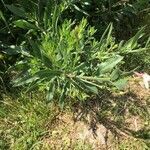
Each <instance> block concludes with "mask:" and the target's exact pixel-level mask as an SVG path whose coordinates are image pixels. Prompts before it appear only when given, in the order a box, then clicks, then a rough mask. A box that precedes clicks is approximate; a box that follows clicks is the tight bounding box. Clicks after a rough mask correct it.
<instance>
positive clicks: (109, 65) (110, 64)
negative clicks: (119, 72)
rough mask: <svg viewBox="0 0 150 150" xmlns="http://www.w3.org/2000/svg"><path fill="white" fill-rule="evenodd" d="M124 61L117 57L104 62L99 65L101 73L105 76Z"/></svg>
mask: <svg viewBox="0 0 150 150" xmlns="http://www.w3.org/2000/svg"><path fill="white" fill-rule="evenodd" d="M122 59H123V57H122V56H120V55H116V56H114V57H113V58H110V59H108V60H106V61H105V62H102V63H101V64H100V65H99V73H100V74H104V73H107V72H110V71H111V70H112V69H113V68H114V67H115V66H116V65H117V64H118V63H119V62H121V60H122Z"/></svg>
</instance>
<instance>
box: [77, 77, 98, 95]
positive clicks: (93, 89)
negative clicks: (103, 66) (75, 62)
mask: <svg viewBox="0 0 150 150" xmlns="http://www.w3.org/2000/svg"><path fill="white" fill-rule="evenodd" d="M78 82H79V83H80V85H81V86H82V87H83V89H87V90H88V91H90V92H92V93H95V94H98V89H97V87H99V86H98V85H96V84H95V83H92V82H90V81H86V80H83V79H80V78H78ZM96 86H97V87H96Z"/></svg>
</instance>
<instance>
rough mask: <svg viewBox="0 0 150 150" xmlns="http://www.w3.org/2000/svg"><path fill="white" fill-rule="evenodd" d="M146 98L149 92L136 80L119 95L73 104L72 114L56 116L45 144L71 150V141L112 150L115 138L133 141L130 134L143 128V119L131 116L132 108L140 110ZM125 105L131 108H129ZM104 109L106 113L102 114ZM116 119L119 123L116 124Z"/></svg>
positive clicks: (94, 149) (96, 148)
mask: <svg viewBox="0 0 150 150" xmlns="http://www.w3.org/2000/svg"><path fill="white" fill-rule="evenodd" d="M149 99H150V91H149V90H146V89H144V88H143V87H142V86H141V85H140V83H139V79H135V78H134V79H130V81H129V86H128V89H127V90H126V91H125V92H123V93H122V94H121V95H120V94H112V95H111V94H107V95H105V94H104V96H102V97H101V98H100V99H98V100H97V99H92V100H89V101H88V102H86V103H85V104H79V105H78V104H77V105H75V106H74V108H73V111H71V112H68V113H62V114H61V115H59V116H58V118H57V119H58V121H57V124H56V125H55V127H54V129H53V131H51V136H50V137H49V138H48V139H47V140H48V142H49V144H51V145H54V147H53V148H52V149H56V150H57V149H73V148H72V147H71V146H70V145H72V144H73V143H74V142H75V141H82V143H83V144H89V145H91V149H93V150H103V149H105V150H108V149H110V150H113V149H114V148H113V145H114V144H113V143H114V141H115V140H116V139H119V138H120V137H121V139H124V138H125V139H126V138H131V139H132V138H133V139H135V138H136V137H134V136H133V133H136V132H137V133H138V131H140V130H141V129H143V128H144V126H145V125H146V122H145V120H143V119H142V117H140V115H138V114H136V113H135V112H134V113H132V109H133V108H134V107H135V108H136V109H139V110H140V109H141V111H143V107H144V106H146V105H147V101H149ZM105 101H106V103H107V104H109V103H110V105H108V106H106V108H105V107H103V105H104V106H105V105H106V104H105ZM129 104H130V105H133V108H132V107H131V108H130V107H129V106H128V105H129ZM113 107H114V108H113ZM117 107H121V110H119V111H118V112H117V113H116V112H114V110H115V108H117ZM105 109H106V110H107V111H106V114H102V113H103V112H104V110H105ZM109 109H110V111H109ZM130 109H131V110H130ZM130 111H131V112H130ZM145 113H147V112H145ZM116 118H117V119H116ZM118 118H119V119H120V118H121V119H122V120H121V121H120V122H118V120H119V119H118ZM147 126H148V124H147ZM64 145H65V146H64Z"/></svg>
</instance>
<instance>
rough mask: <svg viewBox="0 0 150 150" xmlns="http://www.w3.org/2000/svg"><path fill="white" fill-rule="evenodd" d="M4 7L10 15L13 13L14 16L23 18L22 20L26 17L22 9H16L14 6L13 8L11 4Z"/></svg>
mask: <svg viewBox="0 0 150 150" xmlns="http://www.w3.org/2000/svg"><path fill="white" fill-rule="evenodd" d="M6 7H7V8H8V9H9V10H10V11H11V12H12V13H14V14H15V15H16V16H19V17H23V18H25V17H26V12H25V11H24V9H23V8H20V7H16V6H14V5H13V4H12V5H6Z"/></svg>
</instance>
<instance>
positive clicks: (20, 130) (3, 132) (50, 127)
mask: <svg viewBox="0 0 150 150" xmlns="http://www.w3.org/2000/svg"><path fill="white" fill-rule="evenodd" d="M108 95H109V96H107V95H106V94H104V97H101V99H102V101H99V100H98V101H97V100H94V99H93V100H89V101H87V102H83V103H78V104H74V106H71V105H70V107H69V109H68V107H67V108H64V110H61V109H60V108H59V106H58V104H56V103H54V102H53V103H49V104H48V103H47V102H46V100H45V97H44V94H43V93H38V92H35V93H34V94H33V93H32V94H29V95H27V94H20V95H17V96H8V95H7V96H6V95H5V96H3V99H2V100H1V101H0V149H1V150H51V149H52V150H53V149H56V150H57V149H58V150H59V149H65V150H68V149H70V150H72V149H73V150H92V149H95V148H93V147H92V145H91V143H90V142H88V141H83V140H81V139H77V138H76V134H75V132H77V130H76V128H75V124H74V122H73V120H74V121H75V119H72V118H73V117H75V116H78V112H79V111H80V113H82V118H81V119H80V121H81V122H85V123H88V121H87V120H86V119H87V115H91V114H92V115H91V118H95V120H94V121H93V120H92V121H93V122H96V123H97V124H102V125H104V126H105V127H106V128H107V129H108V130H109V131H111V133H112V134H113V136H112V141H111V143H109V145H108V147H107V148H109V147H111V148H110V149H112V150H137V149H138V150H148V149H149V147H150V132H149V131H150V129H149V114H148V110H147V109H149V99H146V100H145V103H146V102H147V103H146V104H145V105H144V104H143V103H144V102H143V101H142V103H139V102H140V101H141V99H140V100H139V99H138V98H136V97H134V96H133V97H132V95H128V94H125V95H123V96H116V95H115V96H114V95H113V96H112V95H110V94H108ZM133 99H135V100H133ZM126 107H127V108H128V111H127V113H126V111H125V110H126ZM64 116H65V119H62V118H64ZM66 116H68V117H66ZM132 117H133V118H135V117H137V118H138V119H137V124H138V127H139V128H138V130H137V131H134V130H133V129H134V124H133V119H132ZM138 120H140V121H139V122H138ZM76 121H77V120H76ZM93 122H92V123H93ZM82 127H84V126H80V125H79V128H81V129H82ZM114 130H115V131H114ZM119 132H120V133H121V132H124V133H127V134H128V135H129V136H123V135H121V134H119ZM90 138H91V137H90Z"/></svg>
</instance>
